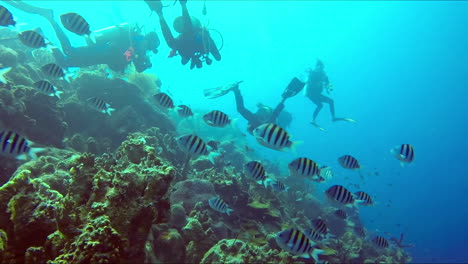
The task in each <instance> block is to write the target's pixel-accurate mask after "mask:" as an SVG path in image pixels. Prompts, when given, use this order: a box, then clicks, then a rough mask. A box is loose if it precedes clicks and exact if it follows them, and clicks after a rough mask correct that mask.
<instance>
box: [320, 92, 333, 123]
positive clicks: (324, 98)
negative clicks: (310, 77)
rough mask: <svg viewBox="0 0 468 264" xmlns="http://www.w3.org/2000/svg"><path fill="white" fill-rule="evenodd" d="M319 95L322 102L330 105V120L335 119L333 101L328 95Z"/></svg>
mask: <svg viewBox="0 0 468 264" xmlns="http://www.w3.org/2000/svg"><path fill="white" fill-rule="evenodd" d="M321 97H322V102H324V103H327V104H329V105H330V114H331V116H332V120H333V121H334V120H335V119H336V118H335V102H334V101H333V99H331V98H330V97H327V96H324V95H322V96H321Z"/></svg>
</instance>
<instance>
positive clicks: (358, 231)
mask: <svg viewBox="0 0 468 264" xmlns="http://www.w3.org/2000/svg"><path fill="white" fill-rule="evenodd" d="M354 233H355V234H356V235H358V236H360V237H366V234H367V232H366V229H365V228H364V227H362V226H355V227H354Z"/></svg>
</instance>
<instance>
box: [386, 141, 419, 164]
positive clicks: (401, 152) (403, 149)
mask: <svg viewBox="0 0 468 264" xmlns="http://www.w3.org/2000/svg"><path fill="white" fill-rule="evenodd" d="M391 153H392V154H393V155H394V156H395V157H396V158H397V159H398V160H399V161H400V165H401V166H404V164H405V163H411V162H413V160H414V148H413V146H411V145H410V144H402V145H401V146H396V147H395V148H393V149H392V150H391Z"/></svg>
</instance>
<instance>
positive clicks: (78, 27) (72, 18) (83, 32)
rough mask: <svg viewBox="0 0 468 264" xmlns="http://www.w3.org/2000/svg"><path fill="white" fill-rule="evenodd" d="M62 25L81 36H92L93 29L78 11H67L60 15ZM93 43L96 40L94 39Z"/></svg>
mask: <svg viewBox="0 0 468 264" xmlns="http://www.w3.org/2000/svg"><path fill="white" fill-rule="evenodd" d="M60 20H61V21H62V25H63V26H64V27H65V28H66V29H67V30H68V31H70V32H73V33H75V34H77V35H79V36H87V37H91V30H89V23H88V22H87V21H86V20H85V19H84V18H83V17H82V16H81V15H79V14H77V13H73V12H70V13H66V14H63V15H61V16H60ZM92 42H93V43H96V41H95V40H94V39H93V40H92Z"/></svg>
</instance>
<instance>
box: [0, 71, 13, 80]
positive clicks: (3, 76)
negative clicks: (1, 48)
mask: <svg viewBox="0 0 468 264" xmlns="http://www.w3.org/2000/svg"><path fill="white" fill-rule="evenodd" d="M10 71H11V67H6V68H3V69H0V82H1V83H7V82H8V81H7V79H6V78H5V74H7V73H8V72H10Z"/></svg>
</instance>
